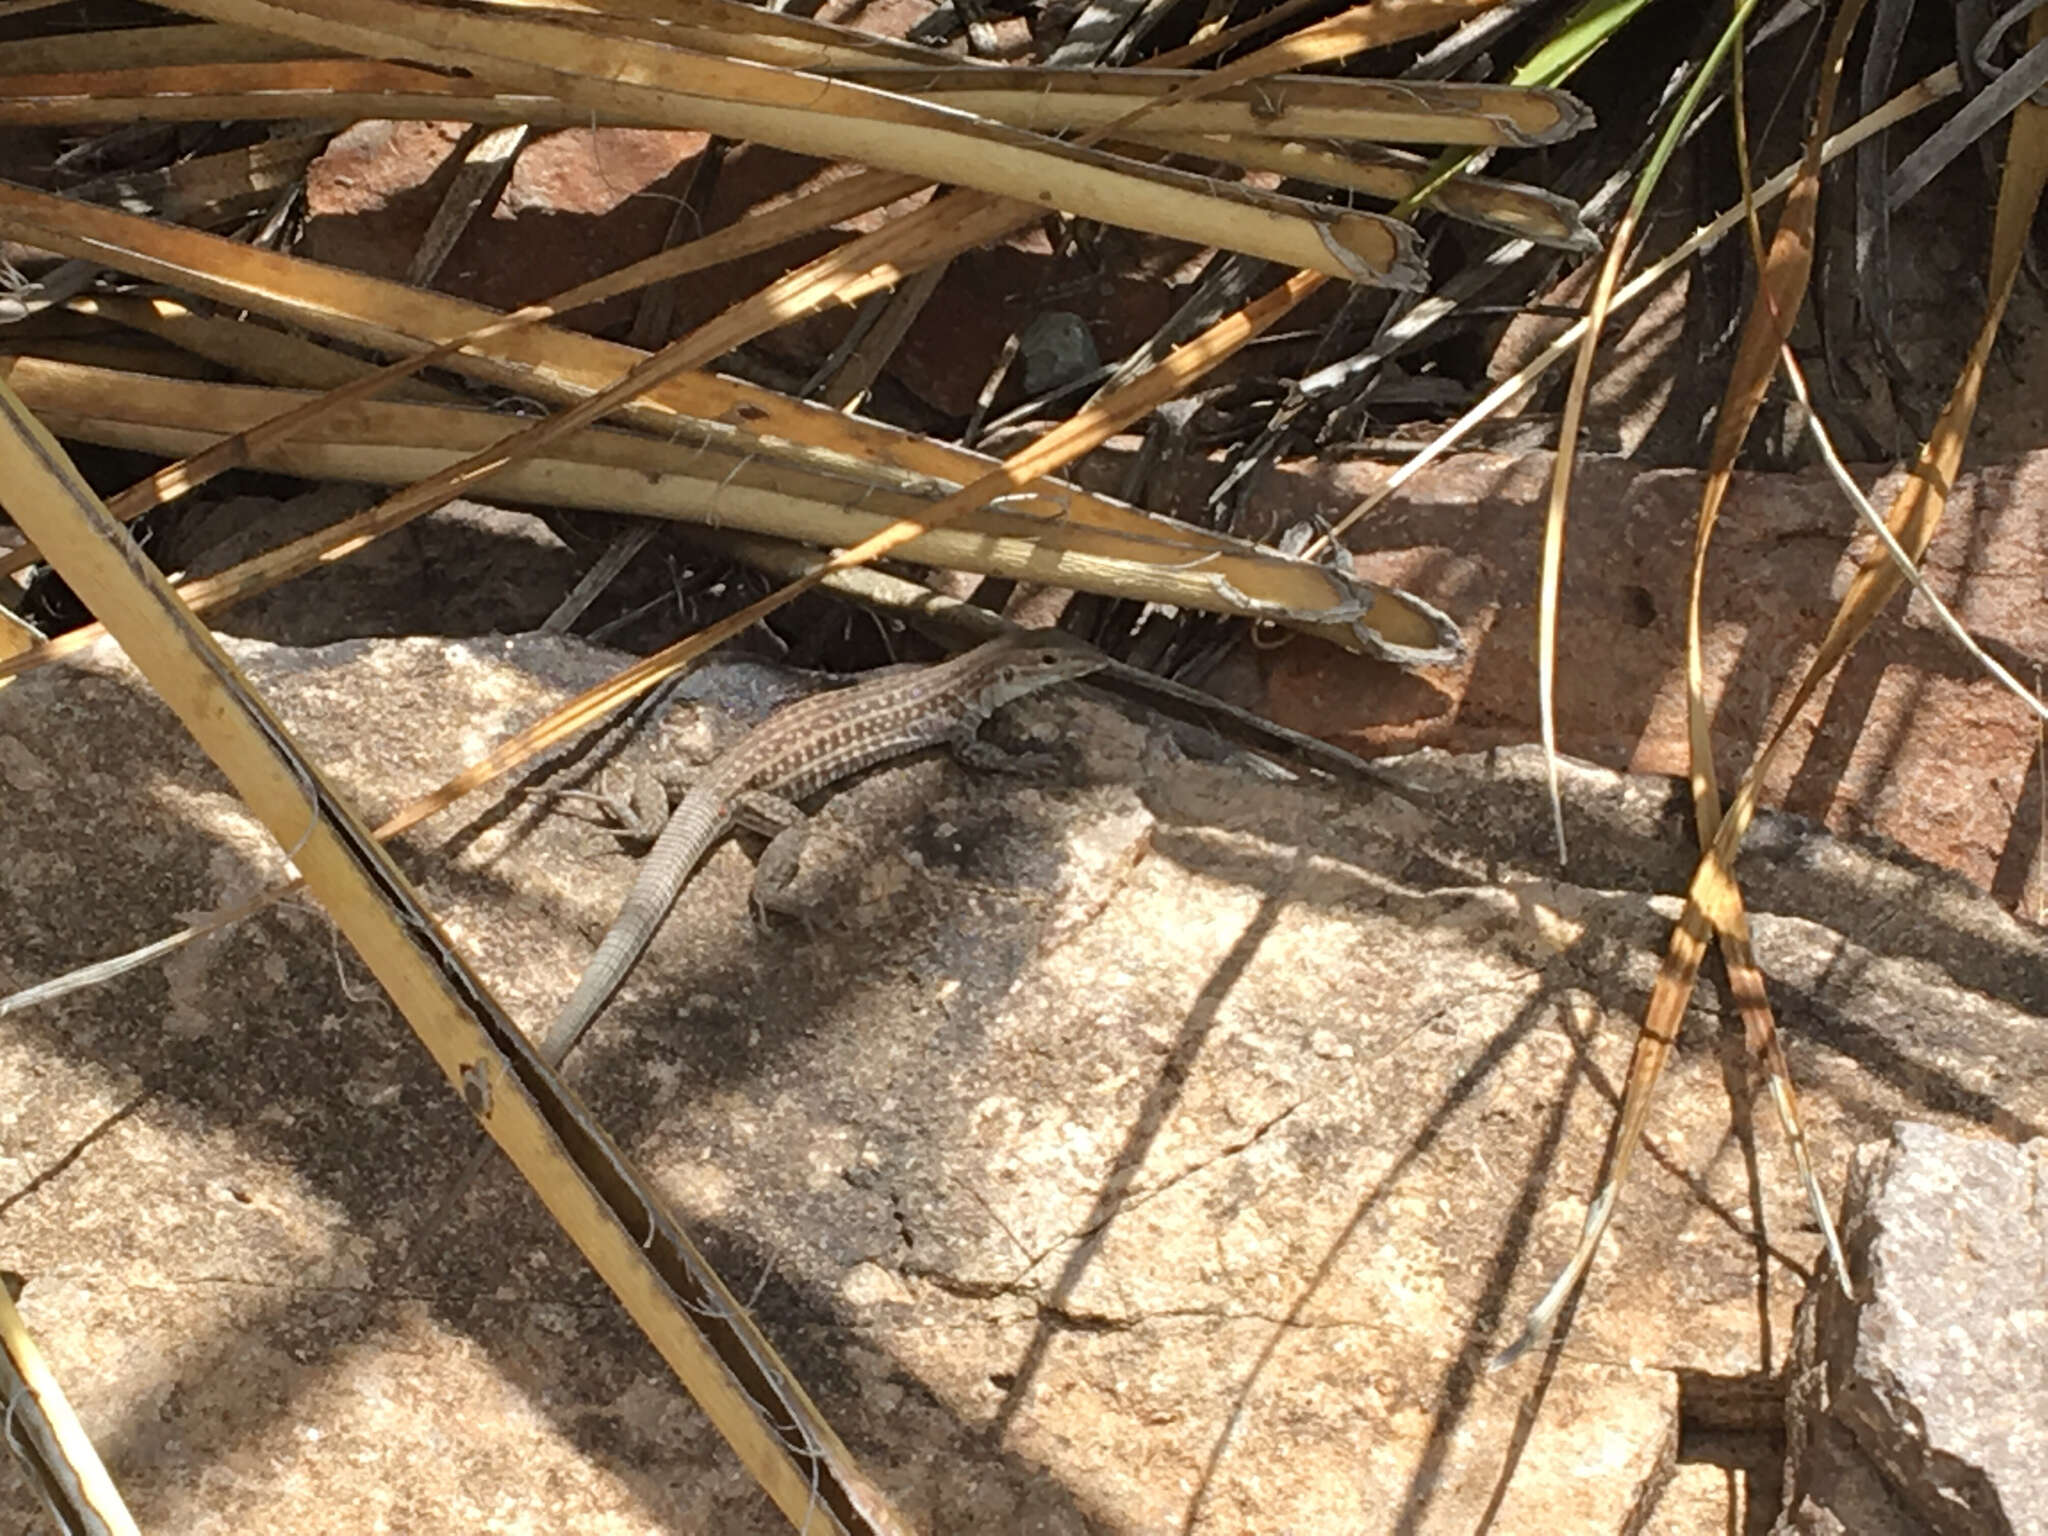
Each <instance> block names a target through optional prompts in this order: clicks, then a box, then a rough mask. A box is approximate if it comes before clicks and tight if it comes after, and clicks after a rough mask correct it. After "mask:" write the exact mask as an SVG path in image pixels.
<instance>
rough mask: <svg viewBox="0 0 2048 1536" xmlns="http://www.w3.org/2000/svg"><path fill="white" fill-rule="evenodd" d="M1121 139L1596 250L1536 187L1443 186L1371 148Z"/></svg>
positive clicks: (1407, 161) (1418, 161)
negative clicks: (1413, 203) (1420, 202)
mask: <svg viewBox="0 0 2048 1536" xmlns="http://www.w3.org/2000/svg"><path fill="white" fill-rule="evenodd" d="M1120 137H1123V138H1126V139H1128V140H1134V141H1136V142H1137V143H1139V144H1142V145H1147V146H1150V147H1152V148H1155V149H1163V150H1171V151H1173V152H1175V153H1177V154H1185V155H1200V156H1203V157H1204V158H1207V159H1210V160H1217V161H1221V162H1223V163H1224V164H1227V165H1236V166H1241V167H1243V168H1244V169H1246V170H1255V171H1273V172H1276V173H1278V174H1279V175H1282V176H1291V177H1294V178H1295V179H1297V180H1300V181H1313V182H1319V183H1321V184H1322V185H1323V186H1326V187H1348V188H1350V189H1351V190H1353V191H1356V192H1363V193H1365V194H1366V195H1367V196H1368V197H1383V198H1386V199H1387V200H1388V201H1389V202H1399V201H1401V200H1402V199H1404V198H1408V197H1413V196H1416V195H1417V194H1422V193H1426V194H1427V195H1426V197H1425V199H1424V200H1425V202H1426V203H1427V205H1428V206H1429V207H1431V208H1434V209H1436V210H1437V211H1439V212H1441V213H1443V214H1446V215H1448V216H1449V217H1451V218H1454V219H1462V220H1464V221H1465V222H1466V223H1468V224H1477V225H1479V226H1481V227H1482V228H1485V229H1492V230H1497V231H1499V232H1500V233H1502V234H1505V235H1512V236H1515V237H1516V238H1518V239H1523V240H1534V241H1536V242H1537V243H1538V244H1540V245H1553V246H1558V247H1561V248H1562V249H1565V250H1573V251H1577V250H1588V249H1594V248H1597V246H1598V244H1599V242H1598V241H1597V240H1596V239H1595V238H1594V236H1593V234H1592V232H1591V231H1590V230H1588V229H1587V228H1586V226H1585V224H1584V223H1583V222H1581V221H1580V218H1579V210H1578V208H1577V207H1576V206H1574V205H1573V204H1572V202H1571V201H1570V200H1569V199H1567V198H1562V197H1559V196H1557V195H1556V194H1555V193H1552V192H1546V191H1544V190H1543V189H1542V188H1540V187H1529V186H1523V185H1521V184H1520V183H1519V182H1512V181H1497V180H1494V179H1493V178H1491V177H1487V176H1468V175H1457V176H1453V177H1451V178H1450V179H1449V180H1447V181H1446V180H1443V179H1442V178H1440V177H1437V176H1435V175H1434V173H1433V171H1432V168H1431V166H1430V164H1429V162H1428V161H1426V160H1424V159H1422V158H1421V157H1419V156H1410V155H1403V154H1401V153H1400V152H1399V151H1397V150H1389V149H1381V148H1378V147H1376V146H1373V145H1366V144H1354V145H1337V144H1292V143H1287V142H1285V141H1279V140H1273V139H1246V138H1241V137H1221V136H1216V135H1204V134H1195V133H1160V132H1154V131H1153V130H1152V129H1151V128H1149V127H1142V128H1136V129H1125V130H1121V131H1120Z"/></svg>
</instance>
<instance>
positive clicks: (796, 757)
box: [413, 630, 1105, 1251]
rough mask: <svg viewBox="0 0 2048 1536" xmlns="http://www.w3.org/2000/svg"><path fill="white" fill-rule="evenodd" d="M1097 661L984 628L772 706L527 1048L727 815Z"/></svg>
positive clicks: (691, 795)
mask: <svg viewBox="0 0 2048 1536" xmlns="http://www.w3.org/2000/svg"><path fill="white" fill-rule="evenodd" d="M1104 664H1105V659H1104V657H1103V656H1102V654H1101V653H1100V652H1098V651H1096V650H1095V649H1094V648H1093V647H1092V646H1089V645H1087V644H1086V643H1084V642H1083V641H1080V640H1077V639H1075V638H1074V637H1072V636H1070V635H1068V634H1066V633H1064V632H1062V631H1060V630H1031V631H1025V632H1023V633H1018V634H1012V635H1005V636H1003V637H1002V638H1000V639H996V640H990V641H988V642H987V643H985V644H983V645H978V646H976V647H975V648H974V649H973V650H971V651H967V652H965V653H964V654H962V655H959V656H956V657H954V658H953V659H952V660H950V661H943V662H940V663H938V664H937V665H936V666H930V667H917V668H892V669H890V670H889V671H888V672H886V673H884V674H882V675H880V676H878V677H874V678H871V679H869V680H868V681H866V682H861V683H855V684H853V685H852V686H851V687H847V688H836V689H832V690H830V691H828V692H825V693H815V694H812V695H810V696H809V697H807V698H802V699H798V700H797V701H796V702H795V703H793V704H789V705H785V706H784V707H783V708H781V709H779V710H777V711H776V712H775V713H774V714H772V715H770V716H769V717H768V718H767V719H766V720H764V721H762V722H761V724H760V725H758V726H756V727H755V728H754V729H753V730H751V731H749V732H748V733H747V734H746V735H745V736H744V737H742V738H741V739H740V741H739V742H738V743H737V744H735V745H734V746H733V747H732V748H731V750H729V751H727V752H726V753H725V754H724V755H723V756H721V757H719V758H718V759H717V760H716V761H715V762H713V763H712V764H711V766H710V767H709V768H708V769H706V770H705V771H704V773H703V774H702V775H701V776H700V777H699V778H698V779H697V780H696V781H695V782H694V783H693V784H692V785H691V786H690V789H689V792H688V793H687V794H685V795H684V796H683V799H682V801H681V803H680V804H678V805H677V806H676V808H675V811H674V813H673V814H672V815H671V816H670V817H669V819H668V824H667V826H665V827H664V828H663V829H662V832H661V835H660V836H659V837H658V838H656V839H655V842H654V846H653V848H652V849H651V850H649V852H648V854H647V857H646V859H645V860H644V861H643V862H642V864H641V866H640V873H639V876H638V878H636V879H635V880H634V882H633V889H632V890H631V891H630V892H628V893H627V896H626V900H625V903H624V905H622V906H621V907H620V908H619V915H618V917H617V918H616V919H614V920H613V922H612V925H611V928H610V930H609V931H608V932H607V933H606V934H605V936H604V940H603V942H601V943H600V944H599V945H598V947H597V953H596V954H595V955H593V956H592V957H591V960H590V964H589V965H588V967H586V968H585V970H584V972H583V977H582V980H580V981H578V982H577V983H576V990H575V991H574V992H572V993H571V994H570V996H569V1000H568V1002H566V1003H564V1004H563V1005H562V1011H561V1012H560V1013H558V1014H556V1015H555V1018H554V1021H553V1022H552V1023H550V1024H549V1025H548V1027H547V1029H546V1031H545V1032H544V1033H543V1034H542V1035H541V1036H540V1037H539V1038H538V1039H536V1040H535V1041H534V1049H535V1050H536V1051H537V1052H538V1053H539V1055H540V1057H541V1059H542V1060H544V1061H546V1062H547V1064H548V1065H549V1066H551V1067H560V1066H561V1064H562V1062H563V1061H564V1060H565V1059H566V1058H567V1057H568V1055H569V1053H570V1052H571V1051H572V1050H574V1049H575V1048H576V1042H577V1041H579V1040H581V1039H582V1038H583V1034H584V1032H585V1031H586V1030H588V1029H589V1028H590V1026H591V1024H592V1023H593V1022H594V1021H595V1020H596V1018H597V1016H598V1014H599V1012H600V1011H602V1009H603V1008H604V1006H605V1004H606V1003H608V1002H610V1001H611V999H612V995H613V994H614V993H615V992H617V991H618V990H619V988H620V986H621V985H623V984H624V982H625V980H626V977H627V975H628V974H629V973H630V972H631V971H632V969H633V966H634V964H635V963H636V962H637V961H638V960H639V958H640V956H641V954H642V953H643V952H645V950H646V948H647V945H648V943H649V942H650V941H651V940H652V939H653V937H654V933H655V930H656V929H658V928H659V927H660V926H661V923H662V920H663V919H664V918H665V917H666V916H667V915H668V910H669V908H670V907H672V906H673V905H674V904H675V900H676V898H677V896H679V895H680V894H681V893H682V889H683V885H684V883H685V882H686V881H688V879H689V878H690V875H691V873H692V871H694V870H695V869H696V867H697V865H698V864H699V863H700V862H701V861H702V860H703V858H704V857H705V855H706V854H708V853H709V852H710V851H711V848H712V846H713V845H714V844H715V843H717V842H718V840H719V839H720V838H722V837H724V836H725V835H726V834H727V833H729V832H731V831H732V830H733V829H734V827H735V826H736V825H739V824H741V823H743V822H745V821H748V820H750V819H759V820H764V821H767V822H770V823H777V822H779V823H780V824H782V825H783V826H784V827H785V828H788V827H792V826H795V825H797V824H799V823H800V822H801V820H802V814H801V812H799V811H797V810H796V808H795V806H794V805H793V804H791V802H793V801H797V800H801V799H803V798H804V797H805V796H807V795H811V794H815V793H816V792H817V791H819V790H821V789H824V788H826V787H827V786H828V785H831V784H834V783H837V782H838V781H839V780H841V779H844V778H847V777H849V776H850V775H852V774H855V773H858V772H860V771H861V770H862V769H863V768H867V767H871V766H872V765H874V764H876V763H880V762H885V761H887V760H888V759H890V758H893V757H902V756H904V755H906V754H908V753H911V752H916V751H919V750H921V749H923V748H926V747H935V746H944V745H950V746H952V747H953V748H954V750H955V751H956V752H958V753H959V754H961V755H962V756H963V757H966V758H968V759H969V760H970V761H972V760H973V759H974V757H975V756H976V755H977V753H978V752H979V753H981V754H983V755H985V754H986V752H987V750H988V749H987V748H986V744H984V743H982V742H980V741H978V740H977V739H976V732H977V731H979V730H980V728H981V724H982V722H983V721H985V720H986V719H988V717H989V716H990V715H992V714H994V713H995V712H996V711H997V710H998V709H1000V708H1002V707H1003V705H1005V704H1007V703H1009V702H1010V701H1011V700H1012V699H1015V698H1020V697H1022V696H1023V695H1024V694H1027V693H1033V692H1036V691H1037V690H1038V689H1040V688H1045V687H1049V686H1050V685H1052V684H1054V683H1058V682H1063V681H1065V680H1066V679H1068V678H1074V677H1081V676H1084V675H1085V674H1087V673H1089V672H1093V671H1095V670H1096V669H1097V668H1099V667H1101V666H1103V665H1104ZM750 811H752V812H753V813H755V814H754V815H752V816H750V814H749V813H750ZM764 862H765V861H764ZM491 1149H492V1143H490V1142H488V1141H487V1142H486V1143H485V1144H484V1145H483V1146H482V1147H481V1148H480V1149H478V1153H477V1155H476V1157H475V1158H474V1159H472V1160H471V1162H470V1164H469V1166H468V1167H467V1168H466V1169H465V1170H464V1171H463V1173H462V1175H461V1177H460V1178H459V1179H458V1180H457V1181H456V1182H455V1183H454V1184H453V1185H452V1186H451V1187H450V1189H449V1191H448V1193H447V1194H446V1195H444V1196H442V1198H441V1202H440V1204H439V1205H438V1206H436V1207H435V1210H434V1213H433V1214H432V1215H431V1216H430V1217H428V1219H427V1221H426V1222H425V1223H424V1224H423V1225H422V1226H421V1227H420V1229H419V1231H418V1234H417V1235H416V1236H415V1238H414V1240H413V1247H414V1250H415V1251H417V1250H418V1247H419V1244H420V1243H421V1242H422V1241H423V1240H424V1239H425V1238H426V1237H427V1236H428V1235H429V1234H430V1233H432V1232H433V1231H434V1230H435V1229H436V1228H437V1227H439V1225H440V1223H441V1221H442V1219H443V1218H444V1217H445V1216H446V1214H447V1212H448V1211H449V1210H450V1209H451V1208H452V1207H453V1205H454V1203H455V1201H456V1200H458V1199H459V1198H460V1197H461V1195H462V1192H463V1190H464V1189H466V1188H468V1186H469V1183H470V1181H471V1180H472V1179H474V1178H475V1177H476V1175H477V1173H478V1172H479V1171H480V1170H481V1169H482V1167H483V1165H484V1164H485V1163H486V1162H488V1161H489V1160H490V1155H491Z"/></svg>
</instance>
